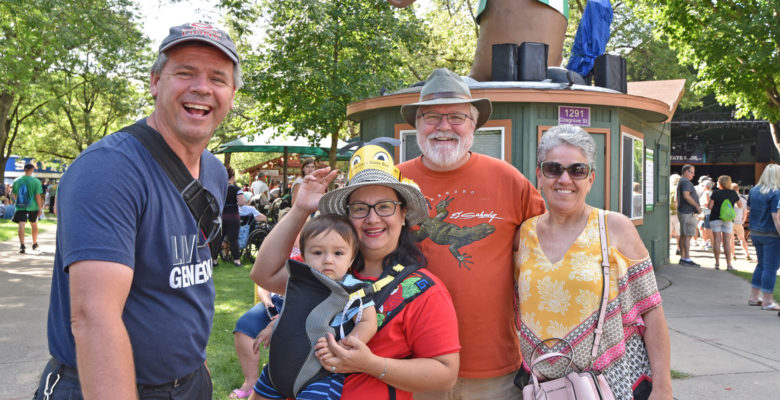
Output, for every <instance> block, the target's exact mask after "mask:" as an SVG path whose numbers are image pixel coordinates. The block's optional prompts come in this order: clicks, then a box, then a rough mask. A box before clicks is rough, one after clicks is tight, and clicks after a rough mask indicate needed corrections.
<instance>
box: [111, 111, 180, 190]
mask: <svg viewBox="0 0 780 400" xmlns="http://www.w3.org/2000/svg"><path fill="white" fill-rule="evenodd" d="M120 130H121V131H123V132H127V133H129V134H131V135H133V136H134V137H135V138H136V139H138V141H139V142H141V144H143V145H144V147H146V149H147V150H149V153H151V154H152V157H154V159H155V160H157V163H158V164H160V167H162V169H163V170H164V171H165V173H166V174H167V175H168V178H170V179H171V182H173V184H174V186H176V189H178V190H179V192H181V191H182V190H184V188H185V187H187V185H189V184H190V182H192V180H193V179H194V178H193V177H192V175H191V174H190V171H189V170H187V167H185V166H184V163H182V162H181V160H180V159H179V156H177V155H176V153H174V152H173V149H171V146H168V143H166V142H165V139H163V137H162V135H160V133H159V132H157V130H155V129H154V128H152V127H151V126H149V125H147V124H144V123H141V122H136V123H134V124H132V125H129V126H126V127H124V128H122V129H120Z"/></svg>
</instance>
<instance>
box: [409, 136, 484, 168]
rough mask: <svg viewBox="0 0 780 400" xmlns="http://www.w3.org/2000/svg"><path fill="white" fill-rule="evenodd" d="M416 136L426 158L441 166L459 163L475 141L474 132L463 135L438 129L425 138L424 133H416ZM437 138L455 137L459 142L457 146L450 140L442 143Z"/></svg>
mask: <svg viewBox="0 0 780 400" xmlns="http://www.w3.org/2000/svg"><path fill="white" fill-rule="evenodd" d="M416 137H417V146H418V147H419V148H420V151H421V152H422V154H423V155H424V156H425V158H427V159H428V161H430V162H431V163H433V164H434V165H437V166H439V167H451V166H453V165H455V164H457V163H458V161H460V160H461V159H462V158H463V157H464V156H465V155H466V153H468V151H469V149H471V145H472V143H474V135H473V134H471V135H467V136H465V137H461V136H458V135H457V134H455V133H452V132H449V131H448V132H442V131H436V132H434V133H431V134H430V135H428V136H427V137H425V138H423V137H422V135H416ZM436 138H449V139H454V140H455V141H456V142H457V143H456V145H455V146H452V144H451V143H449V142H446V143H441V144H440V143H438V142H437V141H436V140H435V139H436Z"/></svg>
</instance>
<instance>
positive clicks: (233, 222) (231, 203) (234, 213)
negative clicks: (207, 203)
mask: <svg viewBox="0 0 780 400" xmlns="http://www.w3.org/2000/svg"><path fill="white" fill-rule="evenodd" d="M225 170H226V171H227V174H228V188H227V195H226V196H225V207H224V208H223V209H222V240H220V241H219V242H218V245H216V246H214V247H213V249H214V250H217V251H219V250H221V249H222V246H221V243H222V242H223V241H224V240H225V239H227V242H228V246H229V248H230V255H231V256H232V257H233V264H234V265H236V266H239V267H240V266H241V249H239V247H238V230H239V228H240V227H241V217H240V215H239V213H238V204H239V199H241V200H244V192H243V191H242V190H241V188H239V187H238V186H236V172H235V171H234V170H233V168H231V167H225ZM244 202H245V201H244ZM212 253H213V254H214V255H216V252H214V251H212ZM216 258H217V257H214V259H215V260H216ZM215 264H216V262H215Z"/></svg>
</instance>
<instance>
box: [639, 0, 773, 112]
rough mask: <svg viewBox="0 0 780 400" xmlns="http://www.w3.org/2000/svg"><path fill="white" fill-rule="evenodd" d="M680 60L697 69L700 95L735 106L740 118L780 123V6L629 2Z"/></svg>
mask: <svg viewBox="0 0 780 400" xmlns="http://www.w3.org/2000/svg"><path fill="white" fill-rule="evenodd" d="M629 3H632V4H633V5H634V6H635V9H636V10H638V13H639V15H640V16H641V17H642V18H643V19H644V20H645V21H647V22H648V23H651V24H653V27H654V28H653V29H654V32H655V33H656V35H658V36H659V37H665V38H667V40H668V43H669V46H670V47H671V48H672V49H674V50H675V51H676V53H677V55H678V58H679V60H680V62H682V63H683V64H684V65H688V66H690V67H692V68H693V69H695V70H696V73H697V78H698V83H697V84H696V86H695V89H696V90H697V91H700V92H703V93H707V92H711V93H715V95H716V98H717V99H718V101H719V102H721V103H722V104H725V105H735V106H736V108H737V110H738V116H743V117H744V116H749V115H751V114H752V116H753V117H756V118H764V119H767V120H769V121H770V122H772V123H776V122H778V121H780V102H778V101H776V99H775V98H774V96H775V94H777V93H778V85H779V84H780V74H778V66H779V65H780V16H778V5H779V4H778V2H777V1H774V0H750V1H740V2H730V1H729V2H711V1H682V0H675V1H663V2H657V1H652V2H651V1H645V0H632V1H629Z"/></svg>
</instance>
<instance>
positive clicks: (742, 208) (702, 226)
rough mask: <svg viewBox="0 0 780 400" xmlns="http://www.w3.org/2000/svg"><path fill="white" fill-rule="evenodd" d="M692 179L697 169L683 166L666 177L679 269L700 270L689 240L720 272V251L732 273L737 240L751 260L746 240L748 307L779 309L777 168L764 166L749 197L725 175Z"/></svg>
mask: <svg viewBox="0 0 780 400" xmlns="http://www.w3.org/2000/svg"><path fill="white" fill-rule="evenodd" d="M694 175H695V167H694V166H693V165H689V164H686V165H684V166H683V167H682V175H677V174H674V175H672V177H671V178H670V184H671V188H670V193H671V200H670V202H671V204H670V210H671V211H670V213H671V217H670V237H671V238H674V239H676V241H677V247H678V249H677V252H678V254H679V255H680V262H679V263H680V265H683V266H689V267H699V266H700V265H699V264H698V263H697V262H695V261H693V260H692V259H691V258H690V248H691V246H692V244H691V241H695V242H696V244H695V246H697V247H698V248H699V249H701V250H705V251H712V253H713V256H714V265H713V266H714V267H715V269H720V268H721V264H720V260H721V257H720V255H721V250H722V254H724V256H725V257H724V262H725V263H726V266H725V267H726V268H725V269H726V270H733V269H734V267H733V265H732V262H733V261H736V260H737V255H736V249H737V248H736V243H737V241H739V245H740V246H741V247H742V250H743V251H744V253H745V256H744V257H745V260H746V261H753V259H752V258H751V257H750V252H749V248H748V239H749V240H750V241H751V242H752V243H753V246H754V247H755V251H756V263H757V264H756V267H755V269H754V270H753V278H752V280H751V284H750V285H751V290H750V295H749V298H748V301H747V303H748V305H750V306H761V307H762V309H764V310H768V311H780V306H778V305H777V304H776V303H775V302H774V300H773V298H772V293H773V291H774V287H775V281H776V278H777V270H778V268H780V166H778V165H777V164H769V165H767V166H766V168H765V169H764V171H763V173H762V174H761V177H760V179H759V181H758V183H757V184H756V185H755V186H753V187H752V188H751V189H750V191H749V192H748V195H747V196H745V195H742V194H740V188H739V184H738V183H736V182H732V180H731V177H730V176H728V175H721V176H719V177H718V179H717V182H714V181H713V180H712V178H710V177H709V176H707V175H702V176H700V177H699V180H698V185H696V186H694V185H693V183H692V182H691V180H692V179H693V176H694ZM745 225H747V230H746V229H745ZM779 315H780V314H779Z"/></svg>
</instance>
